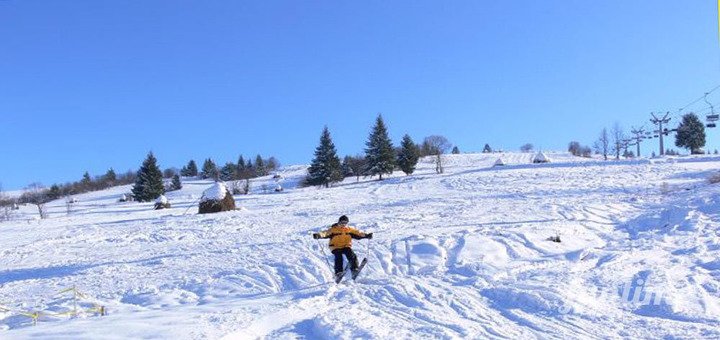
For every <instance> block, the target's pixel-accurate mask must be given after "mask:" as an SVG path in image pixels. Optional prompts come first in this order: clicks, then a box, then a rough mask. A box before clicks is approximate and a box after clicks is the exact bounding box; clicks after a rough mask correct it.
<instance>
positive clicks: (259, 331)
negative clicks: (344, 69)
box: [0, 153, 720, 339]
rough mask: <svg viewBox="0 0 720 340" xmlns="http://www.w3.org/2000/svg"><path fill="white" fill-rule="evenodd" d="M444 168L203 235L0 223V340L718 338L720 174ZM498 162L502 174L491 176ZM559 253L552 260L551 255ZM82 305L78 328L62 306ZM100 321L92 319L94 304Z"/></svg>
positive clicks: (159, 221) (96, 221) (485, 158)
mask: <svg viewBox="0 0 720 340" xmlns="http://www.w3.org/2000/svg"><path fill="white" fill-rule="evenodd" d="M533 156H534V154H520V153H505V154H502V155H499V154H466V155H447V156H446V158H445V170H446V172H445V173H444V174H441V175H437V174H435V173H434V171H433V170H434V165H433V164H432V161H431V159H424V160H423V161H422V162H421V163H420V164H419V168H418V171H417V173H416V174H414V175H412V176H403V175H401V174H399V173H396V174H395V175H393V176H391V177H390V178H388V179H386V180H383V181H377V180H373V179H370V178H366V179H360V181H356V179H355V178H348V179H346V180H345V181H344V182H343V183H341V184H338V185H337V186H335V187H333V188H330V189H318V188H300V187H299V186H298V183H299V182H300V179H301V178H302V176H303V174H304V171H305V167H304V166H295V167H288V168H285V170H283V171H281V172H280V174H281V175H282V176H283V179H282V180H281V181H280V183H281V185H282V186H283V188H284V189H285V190H284V191H283V192H282V193H275V192H273V189H274V188H275V186H276V181H275V180H273V179H272V178H270V177H267V178H261V179H258V180H256V181H254V182H253V184H252V185H253V193H252V194H251V195H247V196H235V199H236V201H237V206H238V207H239V209H238V210H237V211H233V212H227V213H220V214H214V215H197V214H196V212H197V200H198V199H199V198H200V195H201V194H202V192H203V191H204V190H205V189H207V188H208V187H209V186H210V185H211V183H210V182H207V181H186V182H185V183H184V187H183V189H182V190H181V191H177V192H171V193H168V194H167V198H168V199H169V201H170V203H171V204H172V208H171V209H166V210H157V211H156V210H152V203H119V202H117V199H118V198H119V197H120V195H121V194H122V193H124V192H128V191H129V188H128V187H119V188H112V189H108V190H105V191H102V192H96V193H90V194H85V195H79V196H78V197H76V198H77V199H78V200H79V202H78V203H76V204H74V206H73V207H72V209H71V212H70V213H69V214H68V212H67V208H66V206H65V203H64V202H54V203H53V204H51V205H50V210H51V214H50V218H49V219H46V220H38V219H36V218H34V217H33V216H34V215H35V214H36V213H35V211H34V210H33V208H32V207H30V206H27V207H23V208H22V209H21V212H20V213H19V214H18V215H17V216H15V220H14V221H11V222H2V223H0V231H2V232H1V233H0V305H2V306H6V307H7V309H8V311H5V312H3V311H2V310H1V309H0V326H1V327H4V328H5V329H6V330H5V331H0V337H2V338H6V337H7V338H36V337H46V338H222V337H227V338H228V339H246V338H255V337H266V338H269V339H275V338H298V337H300V338H301V337H306V338H326V337H327V338H337V337H339V338H355V337H361V338H367V337H374V338H406V337H417V338H428V337H433V338H435V337H440V338H484V337H493V338H569V337H573V338H577V337H601V338H606V337H644V338H662V337H667V338H672V337H689V338H699V337H709V338H713V337H714V338H717V337H720V322H718V319H720V298H719V297H718V296H720V262H719V261H720V260H719V259H720V232H719V231H718V230H719V229H718V225H719V224H720V220H719V219H718V218H719V216H718V214H720V205H719V204H720V184H717V185H711V184H709V183H708V182H707V177H708V176H709V175H710V174H712V173H714V172H716V171H717V170H716V169H717V168H718V167H719V166H720V158H715V157H703V158H677V159H658V160H652V161H648V160H640V161H618V162H614V161H611V162H603V161H599V160H597V159H583V158H576V157H572V156H571V155H568V154H565V153H547V156H548V157H549V158H550V159H551V160H552V163H546V164H529V162H530V160H531V159H532V157H533ZM499 157H502V158H503V160H504V161H505V163H506V164H507V165H506V166H504V167H492V165H493V164H494V163H495V161H496V160H497V159H498V158H499ZM342 214H346V215H348V216H349V217H350V221H351V224H353V225H355V226H356V227H358V228H359V229H361V230H364V231H371V232H374V233H375V239H373V240H372V241H370V242H368V241H367V240H359V241H355V246H354V248H355V250H356V252H357V253H358V255H359V256H360V257H361V258H362V257H367V258H368V259H369V262H368V266H367V267H366V268H365V270H364V271H363V273H362V275H361V276H360V278H358V282H355V283H352V282H348V283H342V284H340V285H335V284H334V283H329V282H332V273H331V269H330V268H329V266H328V260H330V258H329V257H327V256H326V255H329V252H328V250H327V249H326V241H315V240H313V239H312V238H311V237H310V236H309V234H310V233H312V232H315V231H318V230H321V229H323V228H325V227H327V226H328V225H329V224H331V223H333V222H335V221H336V220H337V218H338V217H339V216H340V215H342ZM558 236H559V238H560V240H561V241H562V242H560V243H557V242H552V241H550V240H548V238H550V237H558ZM72 286H75V287H77V290H78V291H81V292H83V293H84V294H86V295H87V296H85V297H83V299H81V301H80V304H81V307H82V308H87V307H90V306H94V304H97V305H103V306H105V307H106V308H107V311H108V315H107V316H103V317H100V316H95V315H94V314H93V313H91V312H88V313H83V314H80V315H79V316H77V317H73V318H68V317H60V316H51V315H47V314H46V315H42V314H41V315H40V318H39V321H38V324H37V325H36V326H32V325H31V323H32V318H30V317H28V316H27V315H22V314H19V312H34V311H49V312H56V313H57V312H62V311H68V310H72V308H73V302H72V300H71V299H68V298H66V297H64V295H57V294H56V293H57V292H58V291H61V290H62V289H65V288H67V287H72ZM93 303H94V304H93Z"/></svg>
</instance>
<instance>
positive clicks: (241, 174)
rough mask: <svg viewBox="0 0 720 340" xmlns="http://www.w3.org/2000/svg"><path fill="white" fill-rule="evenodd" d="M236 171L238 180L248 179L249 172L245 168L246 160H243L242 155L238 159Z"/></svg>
mask: <svg viewBox="0 0 720 340" xmlns="http://www.w3.org/2000/svg"><path fill="white" fill-rule="evenodd" d="M236 171H237V179H245V178H247V174H246V171H247V170H246V168H245V158H243V155H240V157H239V158H238V162H237V166H236Z"/></svg>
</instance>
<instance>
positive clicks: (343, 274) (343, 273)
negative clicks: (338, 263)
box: [335, 263, 350, 284]
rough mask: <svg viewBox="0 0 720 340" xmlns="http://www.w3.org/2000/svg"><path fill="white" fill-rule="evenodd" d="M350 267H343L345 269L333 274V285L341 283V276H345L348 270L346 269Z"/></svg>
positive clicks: (347, 265)
mask: <svg viewBox="0 0 720 340" xmlns="http://www.w3.org/2000/svg"><path fill="white" fill-rule="evenodd" d="M349 266H350V263H348V264H346V265H345V269H343V271H341V272H339V273H337V274H335V283H337V284H340V281H342V278H343V276H345V273H346V272H347V270H348V267H349Z"/></svg>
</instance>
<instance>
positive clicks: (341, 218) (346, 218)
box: [338, 215, 350, 223]
mask: <svg viewBox="0 0 720 340" xmlns="http://www.w3.org/2000/svg"><path fill="white" fill-rule="evenodd" d="M348 222H350V219H349V218H348V217H347V216H345V215H342V216H340V219H339V220H338V223H348Z"/></svg>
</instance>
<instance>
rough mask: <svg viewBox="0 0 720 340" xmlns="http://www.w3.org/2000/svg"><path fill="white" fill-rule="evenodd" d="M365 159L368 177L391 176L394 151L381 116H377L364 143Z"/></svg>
mask: <svg viewBox="0 0 720 340" xmlns="http://www.w3.org/2000/svg"><path fill="white" fill-rule="evenodd" d="M365 146H367V149H365V158H366V159H367V162H368V164H367V166H368V173H369V174H370V176H374V175H380V180H382V176H383V174H392V172H393V170H395V150H394V149H393V145H392V141H391V140H390V137H388V132H387V128H386V127H385V122H383V119H382V115H378V116H377V119H376V121H375V126H374V127H373V130H372V132H371V133H370V136H369V137H368V140H367V142H366V143H365Z"/></svg>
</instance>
